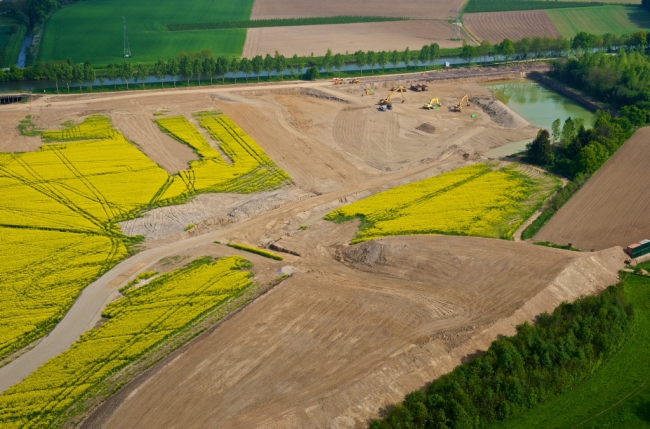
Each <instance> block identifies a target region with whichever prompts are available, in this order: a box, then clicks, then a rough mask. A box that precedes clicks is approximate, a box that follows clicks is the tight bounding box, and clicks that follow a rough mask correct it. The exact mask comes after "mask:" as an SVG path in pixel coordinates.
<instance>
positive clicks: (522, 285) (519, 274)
mask: <svg viewBox="0 0 650 429" xmlns="http://www.w3.org/2000/svg"><path fill="white" fill-rule="evenodd" d="M319 225H320V226H318V225H317V226H314V227H310V228H309V229H308V230H306V231H300V232H299V234H304V235H303V236H302V237H301V238H302V241H303V242H305V241H309V242H311V243H312V245H311V247H312V249H313V250H312V252H313V253H312V255H313V256H314V257H316V255H321V256H322V257H321V258H320V259H318V260H320V261H321V262H320V265H319V264H315V265H311V266H310V270H309V272H305V271H304V270H301V271H302V272H296V273H295V274H293V277H292V278H291V279H289V280H287V281H285V282H284V283H282V284H281V285H280V286H278V287H277V288H276V289H274V290H273V292H272V293H270V294H267V295H265V296H263V297H262V298H260V299H258V300H257V301H256V302H254V303H253V304H251V305H250V306H249V307H248V308H246V309H245V310H244V311H242V312H240V313H238V314H237V315H235V316H234V317H232V318H231V319H230V320H228V321H226V322H224V323H223V324H222V325H221V326H220V327H219V328H217V329H216V330H215V331H214V332H212V333H210V334H209V335H207V336H205V337H204V338H203V339H202V340H201V341H198V342H196V343H194V344H193V345H191V346H190V347H188V348H187V350H186V351H184V352H183V353H181V354H179V355H178V356H176V357H172V358H170V359H169V360H168V361H167V362H163V363H162V364H161V365H160V369H159V371H157V372H155V373H152V374H153V375H152V376H151V377H149V378H148V379H147V380H146V381H145V382H144V383H142V384H140V385H139V386H137V385H133V386H130V387H129V388H127V389H124V390H123V391H121V392H120V393H118V397H117V398H115V399H113V400H112V402H111V404H112V405H110V406H109V407H105V409H110V412H107V414H106V415H105V416H104V419H106V420H105V421H104V422H103V421H102V419H100V418H97V419H95V420H93V421H94V425H92V426H90V425H89V426H86V427H104V428H121V427H159V426H160V425H166V426H183V427H187V428H195V427H196V428H198V427H210V426H212V425H213V423H214V422H215V421H219V426H220V427H223V428H235V427H247V428H304V427H322V428H342V427H346V428H352V427H361V426H363V425H365V424H366V423H367V420H368V419H369V418H373V417H377V416H378V415H379V411H380V410H381V409H383V408H384V407H387V406H390V405H391V404H394V403H396V402H398V401H400V400H402V399H403V398H404V394H405V393H407V392H409V391H412V390H414V389H417V388H420V387H422V386H423V385H424V384H425V383H426V382H428V381H430V380H431V379H433V378H436V377H438V376H440V375H441V374H443V373H445V372H447V371H450V370H451V369H453V367H454V366H456V365H458V364H459V363H461V361H462V360H463V359H464V358H465V357H466V356H468V355H471V354H475V353H476V352H477V350H485V349H486V348H487V347H488V346H489V344H490V342H491V341H493V340H494V339H495V338H497V336H498V335H510V334H513V333H514V326H515V325H516V324H518V323H521V322H523V321H524V320H530V319H531V318H533V317H534V316H536V315H537V314H539V313H541V312H544V311H550V310H552V309H553V308H554V307H555V306H557V305H558V304H559V303H560V302H562V301H565V300H571V299H574V298H577V297H578V296H580V295H583V294H591V293H594V292H597V291H599V290H602V289H603V288H605V287H606V286H608V285H610V284H612V283H615V282H616V281H617V271H618V269H619V268H621V267H622V266H623V261H622V259H623V258H622V253H621V249H620V248H618V249H614V250H613V251H607V252H598V253H585V254H582V253H577V252H569V251H563V250H557V249H551V248H545V247H542V246H534V245H530V244H525V243H514V242H508V241H501V240H489V239H478V238H467V237H422V236H420V237H393V238H388V239H382V240H378V241H376V242H368V243H363V244H360V245H356V246H350V247H339V248H336V249H333V251H334V252H335V253H336V254H337V255H338V257H339V258H341V260H342V261H344V264H338V263H336V262H334V261H332V260H331V259H330V258H329V257H327V256H326V254H323V252H322V248H321V249H320V250H319V248H320V247H321V245H320V244H316V243H319V240H318V237H319V234H333V233H334V232H335V231H336V230H337V229H338V228H342V229H341V230H346V231H347V226H345V224H344V225H335V224H331V223H330V224H327V226H328V228H325V226H326V225H325V223H324V222H322V223H321V224H319ZM325 229H327V231H328V232H325ZM321 238H322V237H321ZM314 261H315V260H312V262H314ZM298 263H300V262H298ZM297 268H300V266H297ZM190 402H191V403H192V407H189V408H188V407H187V406H186V405H187V403H190Z"/></svg>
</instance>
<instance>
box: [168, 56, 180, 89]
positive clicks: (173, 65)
mask: <svg viewBox="0 0 650 429" xmlns="http://www.w3.org/2000/svg"><path fill="white" fill-rule="evenodd" d="M180 73H181V66H180V65H179V64H178V61H176V60H175V59H174V58H171V59H170V60H168V61H167V74H169V75H170V76H171V77H172V79H173V80H174V88H176V77H178V75H179V74H180Z"/></svg>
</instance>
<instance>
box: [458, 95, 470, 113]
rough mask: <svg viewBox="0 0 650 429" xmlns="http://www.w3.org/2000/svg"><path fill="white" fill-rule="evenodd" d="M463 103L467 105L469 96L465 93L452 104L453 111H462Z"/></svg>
mask: <svg viewBox="0 0 650 429" xmlns="http://www.w3.org/2000/svg"><path fill="white" fill-rule="evenodd" d="M463 103H466V106H467V107H469V106H470V104H469V96H468V95H465V96H464V97H463V98H461V99H460V102H459V103H458V104H457V105H456V106H454V112H462V111H463Z"/></svg>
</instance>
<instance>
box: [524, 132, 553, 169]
mask: <svg viewBox="0 0 650 429" xmlns="http://www.w3.org/2000/svg"><path fill="white" fill-rule="evenodd" d="M526 149H527V150H526V154H527V156H528V157H529V158H530V159H531V160H533V162H534V163H536V164H540V165H551V164H552V163H553V145H552V144H551V139H550V136H549V134H548V131H547V130H545V129H541V130H539V132H538V133H537V137H536V138H535V140H533V141H532V142H531V143H529V144H528V145H526Z"/></svg>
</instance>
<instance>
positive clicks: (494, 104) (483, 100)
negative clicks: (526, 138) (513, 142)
mask: <svg viewBox="0 0 650 429" xmlns="http://www.w3.org/2000/svg"><path fill="white" fill-rule="evenodd" d="M470 102H472V103H474V104H476V105H477V106H478V107H480V108H481V109H482V110H483V111H484V112H485V113H487V114H488V115H490V119H492V120H493V121H494V122H496V123H497V124H499V125H501V126H504V127H506V128H525V127H527V126H528V125H530V124H529V123H528V121H527V120H525V119H524V118H522V117H521V116H519V115H518V114H517V113H515V112H514V111H513V110H512V109H510V108H509V107H508V106H506V105H505V104H503V103H502V102H500V101H499V100H497V99H496V98H494V97H472V98H471V99H470Z"/></svg>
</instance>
